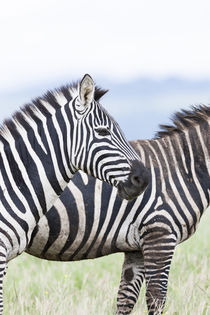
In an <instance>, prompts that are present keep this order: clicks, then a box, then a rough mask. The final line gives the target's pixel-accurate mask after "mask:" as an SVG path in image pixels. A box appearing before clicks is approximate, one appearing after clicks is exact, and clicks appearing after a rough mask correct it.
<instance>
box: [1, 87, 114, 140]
mask: <svg viewBox="0 0 210 315" xmlns="http://www.w3.org/2000/svg"><path fill="white" fill-rule="evenodd" d="M78 86H79V81H77V82H74V83H71V84H67V85H64V86H62V87H60V88H58V89H55V90H53V91H47V92H46V93H45V94H44V95H43V96H41V97H38V98H35V99H33V100H32V101H31V103H28V104H25V105H24V106H23V107H21V108H20V110H19V111H16V112H15V113H14V114H13V115H12V117H11V118H9V119H5V120H4V121H3V124H2V125H1V126H0V135H4V136H5V135H6V134H7V130H9V131H10V132H11V133H13V134H15V133H16V130H17V127H18V126H20V125H21V126H24V128H25V129H27V127H28V128H29V123H28V120H32V121H37V119H38V117H37V116H38V115H37V112H41V113H42V114H43V115H44V116H49V115H52V114H51V113H52V110H53V109H54V110H57V109H59V108H60V107H61V106H63V105H65V104H66V103H68V102H70V101H71V100H72V99H73V98H74V97H75V96H76V93H78ZM107 92H108V90H104V89H102V88H100V87H98V86H95V94H94V99H95V101H99V100H100V99H101V97H102V96H103V95H105V94H106V93H107Z"/></svg>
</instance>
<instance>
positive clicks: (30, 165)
mask: <svg viewBox="0 0 210 315" xmlns="http://www.w3.org/2000/svg"><path fill="white" fill-rule="evenodd" d="M58 116H59V115H58ZM58 126H59V127H58ZM0 137H1V143H0V144H1V148H0V153H1V155H0V163H1V174H0V175H1V193H2V194H3V195H5V196H6V195H7V197H8V198H9V200H11V202H12V204H14V205H15V206H16V207H17V209H21V211H22V212H27V213H29V212H32V214H33V217H34V218H35V220H36V222H37V221H38V220H39V218H40V217H41V216H42V215H43V214H44V213H45V212H46V211H47V210H49V209H50V208H51V207H52V206H53V204H54V203H55V201H56V199H57V198H58V196H59V195H60V194H61V193H62V191H63V190H64V189H65V187H66V185H67V184H68V182H69V180H70V178H71V177H72V176H73V174H74V172H75V170H74V169H73V167H72V166H71V165H70V162H69V151H70V150H71V145H70V143H69V144H68V145H69V148H68V150H69V151H68V152H67V148H65V146H64V144H63V143H64V140H63V137H67V135H66V134H65V133H64V132H63V131H62V125H61V123H60V122H59V120H58V118H57V117H56V121H55V117H53V116H49V117H47V119H45V121H40V120H39V124H38V125H37V124H36V123H35V121H34V120H31V124H30V125H29V124H27V126H24V125H20V124H16V125H15V123H14V128H13V129H12V128H11V129H8V130H7V131H6V133H2V134H1V135H0ZM8 198H7V199H8Z"/></svg>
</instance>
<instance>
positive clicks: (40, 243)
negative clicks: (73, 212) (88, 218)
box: [26, 216, 124, 261]
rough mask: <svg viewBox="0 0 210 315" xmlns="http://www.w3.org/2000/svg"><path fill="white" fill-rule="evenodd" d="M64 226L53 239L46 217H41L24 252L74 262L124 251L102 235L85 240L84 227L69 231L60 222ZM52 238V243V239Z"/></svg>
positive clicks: (66, 226)
mask: <svg viewBox="0 0 210 315" xmlns="http://www.w3.org/2000/svg"><path fill="white" fill-rule="evenodd" d="M62 222H63V223H64V225H63V226H62V229H61V230H60V233H59V235H58V236H57V237H56V239H54V238H55V235H54V234H51V233H53V231H52V230H50V229H49V225H48V221H47V217H46V216H45V217H43V218H42V219H41V220H40V221H39V224H38V231H37V232H36V235H35V236H34V238H33V241H32V243H31V245H30V247H28V248H27V250H26V252H27V253H29V254H31V255H33V256H36V257H39V258H44V259H47V260H55V261H58V260H61V261H76V260H83V259H91V258H96V257H101V256H105V255H109V254H112V253H114V252H121V251H124V250H123V248H122V249H117V248H116V246H113V245H115V244H113V243H112V240H111V239H109V238H107V239H106V240H104V235H98V237H97V236H96V233H92V235H89V237H88V239H85V236H84V235H85V231H84V227H82V226H80V227H79V228H78V230H77V233H76V236H75V231H71V230H70V229H69V226H68V222H67V221H65V220H62ZM51 238H53V239H54V240H53V242H51V241H52V239H51Z"/></svg>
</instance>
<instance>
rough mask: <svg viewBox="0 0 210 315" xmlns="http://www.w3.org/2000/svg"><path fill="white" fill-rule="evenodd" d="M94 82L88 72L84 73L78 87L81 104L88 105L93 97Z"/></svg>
mask: <svg viewBox="0 0 210 315" xmlns="http://www.w3.org/2000/svg"><path fill="white" fill-rule="evenodd" d="M94 93H95V84H94V82H93V79H92V78H91V76H90V75H89V74H85V76H84V77H83V79H82V81H81V82H80V87H79V97H80V101H81V103H82V105H83V106H88V105H89V104H90V103H91V102H92V101H93V98H94Z"/></svg>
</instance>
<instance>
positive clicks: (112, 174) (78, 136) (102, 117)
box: [70, 74, 149, 199]
mask: <svg viewBox="0 0 210 315" xmlns="http://www.w3.org/2000/svg"><path fill="white" fill-rule="evenodd" d="M105 93H106V91H103V90H101V89H99V88H97V87H95V85H94V82H93V80H92V78H91V77H90V76H89V75H88V74H86V75H85V76H84V77H83V79H82V80H81V82H80V83H79V84H78V87H77V92H76V95H74V97H73V99H72V101H71V104H72V106H70V107H71V109H70V110H73V113H72V116H73V117H74V129H73V131H72V132H73V135H72V157H71V161H73V166H74V167H75V169H77V170H82V171H84V172H85V173H87V174H89V175H92V176H94V177H97V178H98V179H100V180H102V181H106V182H107V183H109V184H111V185H113V186H116V187H117V188H118V193H119V195H120V196H121V197H122V198H124V199H133V198H135V197H137V196H138V195H139V194H141V193H142V192H143V191H144V189H145V188H146V186H147V185H148V182H149V175H148V171H147V169H146V168H145V167H144V165H143V164H142V162H141V160H140V157H139V156H138V155H137V153H136V152H135V151H134V149H133V148H132V147H131V146H130V145H129V143H128V142H127V140H126V139H125V137H124V135H123V133H122V131H121V130H120V127H119V126H118V124H117V123H116V122H115V120H114V119H113V118H112V117H111V116H110V115H109V114H108V113H107V111H106V110H105V109H104V108H103V107H102V106H101V105H100V104H99V103H98V101H99V99H100V97H101V96H103V95H104V94H105Z"/></svg>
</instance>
